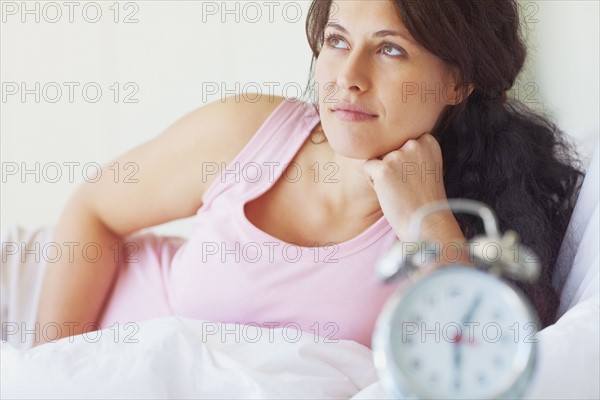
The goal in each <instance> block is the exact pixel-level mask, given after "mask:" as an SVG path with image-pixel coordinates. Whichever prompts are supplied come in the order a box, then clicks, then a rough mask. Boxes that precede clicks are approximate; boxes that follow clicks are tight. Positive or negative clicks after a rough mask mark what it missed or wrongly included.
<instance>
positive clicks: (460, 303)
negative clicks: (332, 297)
mask: <svg viewBox="0 0 600 400" xmlns="http://www.w3.org/2000/svg"><path fill="white" fill-rule="evenodd" d="M448 208H450V210H452V211H460V212H470V213H473V214H476V215H479V216H480V217H481V218H482V219H483V221H484V227H485V230H486V235H484V236H477V237H475V238H473V239H471V240H470V241H469V242H470V243H469V249H470V253H471V256H472V259H473V260H474V261H475V265H476V266H469V265H461V264H451V265H446V266H443V267H441V268H437V269H435V270H434V271H433V272H431V273H426V272H424V271H427V270H426V269H425V268H424V267H425V266H426V265H427V262H426V260H425V257H424V254H423V253H424V251H425V249H426V248H428V243H427V242H424V241H421V242H419V241H418V235H419V231H420V224H421V221H422V220H423V219H424V217H425V216H427V215H428V214H430V213H432V212H436V211H442V210H447V209H448ZM409 227H410V229H409V234H410V235H409V238H410V237H412V238H413V239H414V242H413V241H411V242H410V243H415V244H416V246H412V247H409V246H405V245H403V244H402V243H400V242H398V241H397V242H395V243H394V244H393V245H392V247H391V249H390V250H389V251H388V252H387V253H386V254H385V255H384V256H383V257H382V258H381V259H380V260H378V262H377V263H376V272H377V274H378V276H379V278H380V279H381V280H383V281H384V282H389V281H391V280H395V279H400V278H407V279H408V280H410V281H412V284H411V285H410V286H408V287H407V288H403V287H400V288H399V289H397V290H396V292H395V293H394V294H393V295H392V297H391V298H390V300H389V301H388V302H387V303H386V304H385V306H384V308H383V309H382V312H381V314H380V316H379V318H378V320H377V323H376V327H375V331H374V334H373V343H372V345H373V346H372V348H373V357H374V363H375V366H376V368H377V371H378V374H379V377H380V379H381V383H382V386H383V388H384V390H385V391H386V392H387V393H388V394H389V395H390V396H391V397H392V398H418V399H501V398H518V397H520V396H522V394H523V393H524V391H525V390H526V388H527V385H528V383H529V382H530V380H531V377H532V374H533V372H534V369H535V365H536V343H537V339H536V338H535V334H536V333H537V327H538V326H539V319H538V317H537V314H536V312H535V310H534V309H533V307H532V306H531V304H530V302H529V300H528V299H527V298H526V297H525V296H524V295H523V294H522V293H521V292H520V290H519V289H518V288H516V287H515V286H513V285H512V284H510V283H509V282H507V281H505V280H503V279H502V277H503V276H507V277H511V278H512V279H515V280H523V281H529V282H534V281H535V280H537V278H538V276H539V271H540V263H539V259H538V258H537V257H536V256H535V254H534V253H533V252H531V251H530V250H529V249H528V248H527V247H525V246H523V245H522V244H519V243H518V235H517V234H516V233H515V232H514V231H508V232H506V233H505V235H504V236H503V237H501V236H500V235H499V231H498V227H497V222H496V218H495V215H494V213H493V212H492V210H491V209H489V208H488V207H487V206H486V205H485V204H483V203H480V202H476V201H473V200H468V199H449V200H447V201H442V202H435V203H430V204H427V205H425V206H423V207H421V208H420V209H419V210H417V211H416V212H415V213H414V214H413V216H412V217H411V222H410V225H409ZM407 242H408V241H407ZM407 242H405V244H406V243H407ZM492 245H493V246H495V248H496V249H497V252H496V254H495V256H494V257H490V255H489V248H490V246H492ZM415 247H416V250H414V248H415ZM407 248H411V249H413V251H411V252H410V253H408V252H407V251H406V249H407Z"/></svg>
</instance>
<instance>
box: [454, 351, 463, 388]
mask: <svg viewBox="0 0 600 400" xmlns="http://www.w3.org/2000/svg"><path fill="white" fill-rule="evenodd" d="M452 348H453V353H454V373H455V374H456V375H455V377H454V389H455V390H459V389H460V381H461V373H462V351H461V346H460V340H456V341H455V342H454V343H453V344H452Z"/></svg>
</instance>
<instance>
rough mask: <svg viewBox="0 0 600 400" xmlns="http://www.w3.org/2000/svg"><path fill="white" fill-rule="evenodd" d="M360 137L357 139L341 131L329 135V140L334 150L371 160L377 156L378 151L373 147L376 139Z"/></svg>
mask: <svg viewBox="0 0 600 400" xmlns="http://www.w3.org/2000/svg"><path fill="white" fill-rule="evenodd" d="M360 139H361V138H358V137H357V138H355V139H352V138H348V135H347V134H342V133H339V132H336V133H334V134H333V135H331V134H329V135H327V141H328V142H329V145H330V146H331V148H332V150H333V151H335V152H336V153H337V154H339V155H341V156H344V157H347V158H353V159H356V160H369V159H371V158H375V157H377V156H378V152H377V150H376V149H375V148H374V147H373V144H374V141H373V140H369V141H365V140H360Z"/></svg>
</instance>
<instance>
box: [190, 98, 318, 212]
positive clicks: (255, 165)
mask: <svg viewBox="0 0 600 400" xmlns="http://www.w3.org/2000/svg"><path fill="white" fill-rule="evenodd" d="M319 120H320V118H319V115H318V113H317V111H316V110H315V109H314V107H313V106H312V105H311V104H308V103H306V102H304V101H302V100H300V99H295V98H292V99H288V98H285V99H284V100H283V101H282V102H281V103H280V104H279V105H278V106H277V107H276V108H275V110H274V111H273V112H272V113H271V114H270V115H269V116H268V117H267V119H266V120H265V121H264V123H263V124H262V125H261V126H260V128H259V129H258V130H257V131H256V133H255V134H254V135H253V136H252V137H251V138H250V140H249V141H248V142H247V143H246V145H245V146H244V147H243V148H242V150H241V151H240V152H239V153H238V154H237V155H236V156H235V157H234V158H233V160H231V161H230V162H229V163H228V164H227V165H221V166H219V173H218V176H217V177H216V178H215V179H214V181H213V182H212V183H211V185H210V186H209V188H208V189H207V191H206V192H205V194H204V198H203V207H201V209H206V208H207V207H208V206H209V205H210V203H212V202H213V201H214V200H215V199H216V198H217V197H219V195H221V194H222V193H223V192H225V191H227V190H228V189H229V188H230V187H231V186H232V185H234V184H235V185H236V186H238V187H239V189H240V191H241V192H242V193H248V192H254V191H256V190H258V191H260V190H262V189H264V188H263V186H264V185H269V184H273V183H274V179H276V177H277V176H279V175H280V171H281V170H283V169H284V168H285V166H287V164H288V163H289V162H290V161H291V160H292V159H293V158H294V156H295V155H296V153H297V152H298V150H299V149H300V147H301V146H302V144H303V143H304V142H305V140H306V138H307V137H308V135H309V134H310V132H311V131H312V130H313V128H314V127H315V126H316V124H317V123H318V122H319Z"/></svg>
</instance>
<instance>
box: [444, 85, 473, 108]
mask: <svg viewBox="0 0 600 400" xmlns="http://www.w3.org/2000/svg"><path fill="white" fill-rule="evenodd" d="M474 89H475V85H473V84H472V83H469V84H468V85H467V86H466V88H465V90H463V91H461V90H460V88H459V87H458V86H454V97H453V98H450V99H449V100H450V102H451V104H452V105H453V106H454V105H457V104H460V103H462V102H463V101H465V100H466V99H467V98H468V97H469V96H470V95H471V93H473V90H474Z"/></svg>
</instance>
